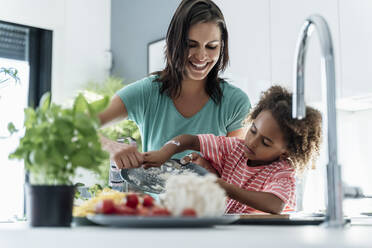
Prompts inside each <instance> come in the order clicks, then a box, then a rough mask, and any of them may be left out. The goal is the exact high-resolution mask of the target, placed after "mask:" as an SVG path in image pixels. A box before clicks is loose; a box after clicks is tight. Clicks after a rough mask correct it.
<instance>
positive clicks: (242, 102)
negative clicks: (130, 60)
mask: <svg viewBox="0 0 372 248" xmlns="http://www.w3.org/2000/svg"><path fill="white" fill-rule="evenodd" d="M165 43H166V44H165V45H166V46H165V67H164V69H162V70H160V71H157V72H154V73H153V75H150V76H149V77H146V78H144V79H141V80H139V81H137V82H135V83H132V84H130V85H128V86H127V87H125V88H123V89H121V90H119V91H118V92H117V93H116V95H115V96H114V97H113V99H112V102H111V104H110V106H109V107H108V108H107V109H106V110H105V111H104V112H102V113H101V114H100V115H99V117H100V120H101V124H102V125H104V124H107V123H109V122H111V121H113V120H117V119H118V118H119V119H120V118H121V119H125V118H129V119H130V120H133V121H134V122H135V123H136V124H137V125H138V127H139V129H140V132H141V136H142V142H143V143H142V144H143V151H144V152H146V151H149V150H156V149H159V148H160V147H162V145H163V144H165V143H166V142H167V141H168V140H170V139H171V138H172V137H174V136H176V135H179V134H181V133H189V134H196V133H213V134H215V135H223V136H241V135H242V132H243V130H242V121H243V119H244V118H245V117H246V115H247V114H248V112H249V109H250V102H249V99H248V96H247V95H246V93H244V92H243V91H242V90H240V89H239V88H236V87H234V86H233V85H231V84H229V83H228V82H227V81H225V80H224V79H222V78H220V77H219V74H220V72H222V71H223V70H224V69H225V68H226V66H227V64H228V60H229V56H228V32H227V29H226V25H225V20H224V17H223V14H222V13H221V11H220V9H219V8H218V6H217V5H216V4H215V3H214V2H213V1H211V0H183V1H181V3H180V5H179V6H178V8H177V10H176V11H175V13H174V15H173V17H172V20H171V22H170V25H169V27H168V31H167V35H166V39H165ZM160 44H161V43H160ZM159 49H160V50H161V49H162V48H159ZM102 143H103V145H104V147H105V148H106V149H107V150H108V151H109V152H110V154H111V157H112V158H113V160H114V161H115V163H116V164H117V166H118V167H119V168H133V167H139V166H140V165H142V163H143V161H144V157H143V154H141V153H139V152H138V151H137V149H136V148H135V147H133V146H130V145H126V144H118V143H116V142H114V141H112V140H109V139H106V138H105V137H102ZM189 152H190V151H185V152H183V154H177V155H175V158H178V159H180V158H182V157H183V156H184V155H185V154H187V153H189Z"/></svg>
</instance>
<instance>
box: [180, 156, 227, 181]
mask: <svg viewBox="0 0 372 248" xmlns="http://www.w3.org/2000/svg"><path fill="white" fill-rule="evenodd" d="M182 162H184V163H185V164H187V163H194V164H197V165H200V166H201V167H203V168H204V169H206V170H207V171H209V172H210V173H213V174H215V175H216V176H217V177H220V175H219V174H218V172H217V170H216V169H215V168H214V167H213V166H212V165H211V163H209V161H208V160H206V159H205V158H203V157H202V156H200V154H199V153H196V152H193V153H190V154H189V155H187V156H185V157H183V158H182V159H181V164H182Z"/></svg>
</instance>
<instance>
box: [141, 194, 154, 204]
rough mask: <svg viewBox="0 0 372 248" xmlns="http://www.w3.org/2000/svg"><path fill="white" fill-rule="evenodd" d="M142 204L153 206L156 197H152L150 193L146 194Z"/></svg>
mask: <svg viewBox="0 0 372 248" xmlns="http://www.w3.org/2000/svg"><path fill="white" fill-rule="evenodd" d="M142 205H143V206H144V207H152V206H154V198H152V197H151V196H149V195H145V196H144V197H143V202H142Z"/></svg>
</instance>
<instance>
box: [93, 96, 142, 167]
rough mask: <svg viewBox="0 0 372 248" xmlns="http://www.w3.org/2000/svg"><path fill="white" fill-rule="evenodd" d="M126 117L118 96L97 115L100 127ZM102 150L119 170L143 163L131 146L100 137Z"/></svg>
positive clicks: (125, 110) (126, 114)
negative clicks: (108, 154) (107, 153)
mask: <svg viewBox="0 0 372 248" xmlns="http://www.w3.org/2000/svg"><path fill="white" fill-rule="evenodd" d="M127 117H128V112H127V109H126V107H125V105H124V103H123V101H122V100H121V99H120V97H119V96H117V95H115V96H114V97H113V98H112V100H111V103H110V105H109V106H108V108H106V109H105V110H104V111H103V112H101V113H100V114H99V115H98V118H99V120H100V123H101V126H105V125H107V124H109V123H112V122H113V121H118V120H120V119H125V118H127ZM100 141H101V144H102V147H103V149H105V150H106V151H107V152H109V153H110V159H112V160H114V162H115V163H116V165H117V167H118V168H119V169H122V168H133V167H139V166H141V165H142V163H143V156H142V154H141V153H140V152H138V150H137V147H136V146H133V145H127V144H121V143H118V142H116V141H113V140H111V139H108V138H106V137H104V136H102V135H100Z"/></svg>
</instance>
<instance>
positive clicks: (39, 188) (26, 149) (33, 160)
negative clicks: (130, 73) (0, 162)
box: [9, 93, 109, 226]
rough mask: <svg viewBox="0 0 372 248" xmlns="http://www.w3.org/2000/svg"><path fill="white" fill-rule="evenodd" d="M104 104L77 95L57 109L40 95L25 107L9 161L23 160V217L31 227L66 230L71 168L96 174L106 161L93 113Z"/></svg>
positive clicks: (71, 196) (70, 202)
mask: <svg viewBox="0 0 372 248" xmlns="http://www.w3.org/2000/svg"><path fill="white" fill-rule="evenodd" d="M108 102H109V98H108V97H104V98H102V99H101V100H98V101H95V102H93V103H88V102H87V101H86V99H85V98H84V97H83V95H81V94H80V95H79V96H77V97H76V99H75V100H74V103H73V106H72V107H71V108H62V107H61V106H60V105H57V104H54V103H51V99H50V93H46V94H44V95H43V97H42V99H41V101H40V105H39V107H38V108H36V109H33V108H27V109H25V122H24V126H25V134H24V136H23V137H22V138H21V140H20V144H19V146H18V147H17V149H16V150H15V151H14V152H13V153H11V154H10V155H9V158H10V159H23V160H24V163H25V169H26V171H28V172H29V176H30V184H29V185H27V216H28V218H29V221H30V223H31V225H32V226H70V223H71V219H72V205H73V199H74V190H75V187H74V186H73V183H72V179H73V177H74V175H75V171H76V169H77V168H78V167H82V168H86V169H89V170H93V171H96V172H99V169H98V166H97V165H99V164H101V163H102V161H103V160H107V159H108V154H107V153H106V152H104V151H103V150H102V148H101V143H100V142H99V137H98V134H97V129H98V127H99V120H98V118H97V114H98V113H99V112H100V111H102V110H103V109H104V108H106V106H107V105H108ZM9 131H10V132H14V128H11V129H9Z"/></svg>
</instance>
